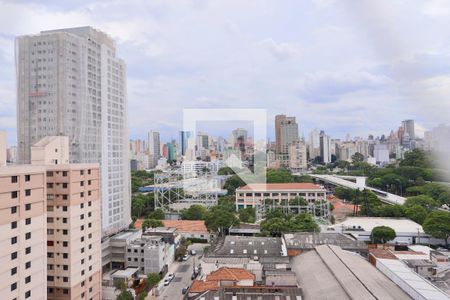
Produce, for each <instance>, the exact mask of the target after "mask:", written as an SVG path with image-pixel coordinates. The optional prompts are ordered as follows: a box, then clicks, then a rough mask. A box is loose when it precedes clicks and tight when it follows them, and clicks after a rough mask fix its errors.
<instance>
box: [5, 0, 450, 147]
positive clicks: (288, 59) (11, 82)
mask: <svg viewBox="0 0 450 300" xmlns="http://www.w3.org/2000/svg"><path fill="white" fill-rule="evenodd" d="M85 25H91V26H94V27H96V28H98V29H100V30H103V31H105V32H107V33H108V34H109V35H111V36H112V37H113V38H115V39H116V41H117V47H118V54H119V56H120V57H122V58H124V59H125V61H126V62H127V66H128V99H129V100H128V101H129V115H130V124H129V127H130V137H131V138H139V137H141V138H144V137H145V135H146V132H147V131H148V130H158V131H160V132H161V134H162V137H163V138H164V139H165V140H167V139H169V138H170V137H171V136H173V137H176V134H177V131H178V130H180V129H181V127H182V115H183V109H184V108H264V109H267V113H268V119H269V120H270V124H268V129H269V130H268V132H269V136H270V137H273V116H274V115H275V114H278V113H286V114H288V115H293V116H295V117H297V119H298V122H299V124H300V131H301V132H303V133H304V134H307V133H308V132H309V131H310V130H311V129H313V128H315V127H317V128H319V129H324V130H325V131H326V132H328V133H329V134H330V135H331V136H333V137H344V136H345V134H346V133H347V132H348V133H350V134H352V136H366V135H367V134H368V133H373V134H375V135H379V134H381V133H389V131H390V129H391V128H397V127H398V126H399V123H400V121H401V120H402V119H407V118H413V119H415V120H416V122H417V124H418V130H419V131H423V130H424V129H425V128H431V127H433V126H434V125H435V124H437V123H440V122H448V120H449V119H450V118H449V113H450V99H449V96H448V95H449V92H450V1H446V0H429V1H419V0H405V1H394V0H387V1H381V0H373V1H351V0H339V1H333V0H313V1H299V0H292V1H283V0H273V1H264V0H258V1H256V0H255V1H251V0H244V1H243V0H222V1H219V0H218V1H215V0H209V1H207V0H192V1H176V0H173V1H160V0H112V1H84V0H72V1H60V0H49V1H44V0H42V1H38V2H33V1H25V0H15V1H2V0H0V130H2V129H3V130H6V131H8V134H9V142H10V143H15V125H16V121H15V101H16V99H15V69H14V38H15V36H17V35H23V34H34V33H38V32H39V31H40V30H48V29H56V28H64V27H74V26H85Z"/></svg>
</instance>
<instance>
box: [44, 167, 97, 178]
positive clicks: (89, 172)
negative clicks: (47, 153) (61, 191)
mask: <svg viewBox="0 0 450 300" xmlns="http://www.w3.org/2000/svg"><path fill="white" fill-rule="evenodd" d="M54 173H56V174H57V175H58V174H59V171H55V172H53V171H47V177H53V174H54ZM87 173H88V175H91V173H92V171H91V169H88V170H87ZM68 174H69V172H68V171H62V176H63V177H67V175H68ZM80 175H84V170H80Z"/></svg>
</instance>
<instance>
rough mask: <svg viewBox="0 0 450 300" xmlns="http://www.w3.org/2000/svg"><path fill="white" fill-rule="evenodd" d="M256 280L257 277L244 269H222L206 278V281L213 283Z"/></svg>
mask: <svg viewBox="0 0 450 300" xmlns="http://www.w3.org/2000/svg"><path fill="white" fill-rule="evenodd" d="M248 279H250V280H255V275H253V274H252V273H250V272H249V271H247V270H245V269H242V268H227V267H222V268H220V269H218V270H217V271H214V272H211V274H209V275H208V276H206V280H207V281H209V280H213V281H216V280H217V281H221V280H227V281H241V280H248Z"/></svg>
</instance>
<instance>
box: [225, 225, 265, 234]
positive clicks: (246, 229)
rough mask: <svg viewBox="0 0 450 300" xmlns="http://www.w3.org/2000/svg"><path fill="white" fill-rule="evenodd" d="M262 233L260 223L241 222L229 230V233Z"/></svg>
mask: <svg viewBox="0 0 450 300" xmlns="http://www.w3.org/2000/svg"><path fill="white" fill-rule="evenodd" d="M260 233H261V230H260V226H259V224H248V223H240V224H239V225H237V226H232V227H231V228H230V229H229V230H228V234H229V235H239V236H256V235H258V234H260Z"/></svg>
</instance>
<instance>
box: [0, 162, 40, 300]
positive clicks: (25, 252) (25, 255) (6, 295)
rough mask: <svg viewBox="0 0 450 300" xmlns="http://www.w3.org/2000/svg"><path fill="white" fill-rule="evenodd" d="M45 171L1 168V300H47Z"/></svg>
mask: <svg viewBox="0 0 450 300" xmlns="http://www.w3.org/2000/svg"><path fill="white" fill-rule="evenodd" d="M45 181H46V180H45V167H43V166H30V165H24V166H14V167H1V168H0V232H1V235H0V248H1V249H2V250H1V251H0V264H1V265H2V268H1V269H0V299H46V298H47V294H46V286H47V283H46V276H47V267H46V259H45V257H46V252H47V246H46V232H47V224H46V216H45V207H46V204H45V203H46V199H45V197H46V194H47V191H46V184H45Z"/></svg>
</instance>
